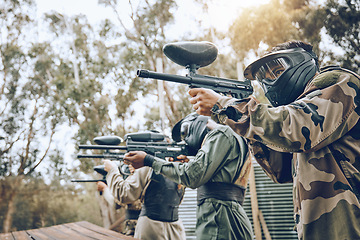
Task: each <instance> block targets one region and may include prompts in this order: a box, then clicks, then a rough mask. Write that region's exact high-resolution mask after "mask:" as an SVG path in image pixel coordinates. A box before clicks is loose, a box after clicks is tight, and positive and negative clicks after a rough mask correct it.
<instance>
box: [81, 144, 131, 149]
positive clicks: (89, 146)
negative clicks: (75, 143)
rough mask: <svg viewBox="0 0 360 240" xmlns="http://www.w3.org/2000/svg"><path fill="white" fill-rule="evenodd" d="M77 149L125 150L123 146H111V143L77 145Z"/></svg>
mask: <svg viewBox="0 0 360 240" xmlns="http://www.w3.org/2000/svg"><path fill="white" fill-rule="evenodd" d="M79 149H100V150H106V149H118V150H127V147H125V146H113V145H79Z"/></svg>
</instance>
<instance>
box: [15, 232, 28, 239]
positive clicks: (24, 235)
mask: <svg viewBox="0 0 360 240" xmlns="http://www.w3.org/2000/svg"><path fill="white" fill-rule="evenodd" d="M12 235H13V237H14V239H16V240H32V238H31V237H30V236H29V235H28V234H27V233H26V232H25V231H17V232H12Z"/></svg>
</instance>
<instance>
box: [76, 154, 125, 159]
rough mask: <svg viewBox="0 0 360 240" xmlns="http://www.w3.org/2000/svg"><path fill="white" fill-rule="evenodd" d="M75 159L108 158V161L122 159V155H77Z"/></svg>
mask: <svg viewBox="0 0 360 240" xmlns="http://www.w3.org/2000/svg"><path fill="white" fill-rule="evenodd" d="M77 158H109V159H114V158H116V159H123V158H124V154H94V155H90V154H78V155H77Z"/></svg>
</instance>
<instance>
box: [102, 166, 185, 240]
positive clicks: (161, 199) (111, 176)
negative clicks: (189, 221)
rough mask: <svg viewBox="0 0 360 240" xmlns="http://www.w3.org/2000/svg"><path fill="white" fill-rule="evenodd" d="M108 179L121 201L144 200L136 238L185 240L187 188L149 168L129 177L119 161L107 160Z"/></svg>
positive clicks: (112, 191) (137, 171)
mask: <svg viewBox="0 0 360 240" xmlns="http://www.w3.org/2000/svg"><path fill="white" fill-rule="evenodd" d="M104 165H105V171H107V172H108V174H107V176H106V181H107V183H108V186H109V188H110V191H111V193H112V194H113V196H114V198H115V201H116V202H117V203H119V204H120V203H123V204H127V203H132V202H134V201H135V200H137V199H139V198H140V199H141V200H142V207H141V212H140V216H139V218H138V220H137V223H136V227H135V234H134V237H135V238H138V239H144V240H157V239H158V240H184V239H185V238H186V236H185V228H184V226H183V224H182V221H181V219H179V217H178V208H179V204H180V203H181V200H182V198H183V196H184V187H183V186H181V185H178V184H176V183H174V182H172V181H170V180H168V179H166V178H165V177H163V176H161V175H157V174H154V171H153V170H152V169H151V168H149V167H146V168H142V169H137V170H135V171H134V173H133V174H132V175H130V176H129V177H127V178H126V179H125V180H124V178H123V177H122V175H121V174H120V172H119V169H118V167H117V166H116V164H115V163H114V162H112V161H109V160H104Z"/></svg>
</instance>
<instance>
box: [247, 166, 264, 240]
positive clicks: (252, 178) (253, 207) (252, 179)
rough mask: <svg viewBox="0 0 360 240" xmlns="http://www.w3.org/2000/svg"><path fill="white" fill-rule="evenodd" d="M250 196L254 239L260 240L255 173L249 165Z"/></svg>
mask: <svg viewBox="0 0 360 240" xmlns="http://www.w3.org/2000/svg"><path fill="white" fill-rule="evenodd" d="M249 188H250V196H251V211H252V216H253V224H254V232H255V239H256V240H261V239H262V236H261V225H260V221H259V205H258V200H257V195H256V184H255V172H254V166H253V164H251V168H250V180H249Z"/></svg>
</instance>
